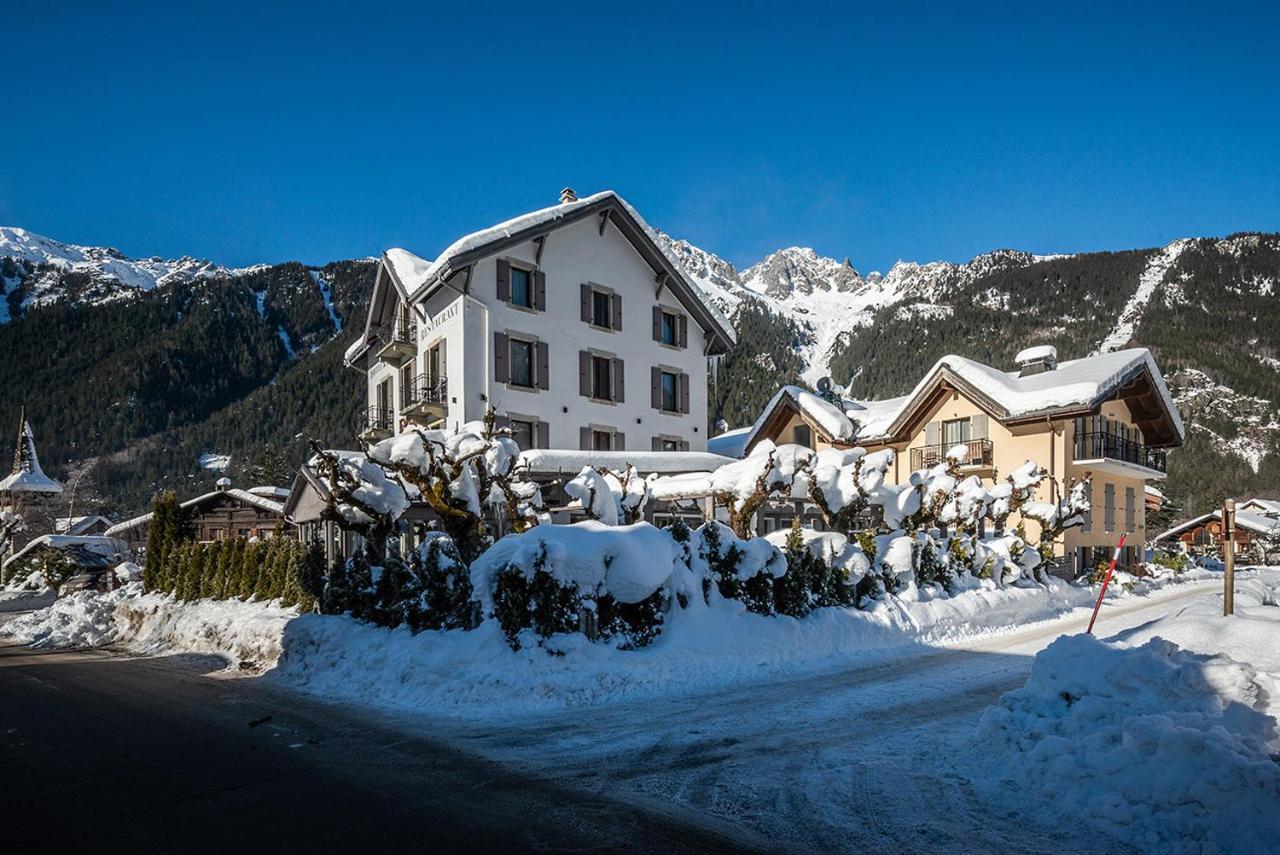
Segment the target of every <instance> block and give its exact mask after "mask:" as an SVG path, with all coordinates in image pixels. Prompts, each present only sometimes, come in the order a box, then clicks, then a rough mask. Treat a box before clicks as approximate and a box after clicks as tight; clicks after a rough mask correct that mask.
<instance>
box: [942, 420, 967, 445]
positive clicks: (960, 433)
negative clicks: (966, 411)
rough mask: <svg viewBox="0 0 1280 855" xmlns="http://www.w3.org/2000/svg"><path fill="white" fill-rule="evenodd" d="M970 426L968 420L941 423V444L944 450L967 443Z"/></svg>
mask: <svg viewBox="0 0 1280 855" xmlns="http://www.w3.org/2000/svg"><path fill="white" fill-rule="evenodd" d="M971 429H972V426H971V422H970V421H969V419H951V420H949V421H945V422H943V423H942V444H943V446H945V447H946V448H951V447H952V446H954V445H960V444H961V443H964V442H968V441H969V436H970V432H971Z"/></svg>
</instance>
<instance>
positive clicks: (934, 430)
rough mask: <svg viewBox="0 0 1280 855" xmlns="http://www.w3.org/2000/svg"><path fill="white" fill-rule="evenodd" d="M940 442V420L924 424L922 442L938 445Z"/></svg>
mask: <svg viewBox="0 0 1280 855" xmlns="http://www.w3.org/2000/svg"><path fill="white" fill-rule="evenodd" d="M941 443H942V422H929V423H928V424H927V425H925V426H924V444H925V445H939V444H941Z"/></svg>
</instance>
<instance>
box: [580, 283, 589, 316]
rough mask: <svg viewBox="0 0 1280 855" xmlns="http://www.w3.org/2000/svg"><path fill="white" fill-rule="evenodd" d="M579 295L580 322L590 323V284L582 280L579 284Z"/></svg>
mask: <svg viewBox="0 0 1280 855" xmlns="http://www.w3.org/2000/svg"><path fill="white" fill-rule="evenodd" d="M579 295H580V296H581V298H582V322H583V323H587V324H589V323H591V286H590V285H588V284H587V283H585V282H583V283H582V285H580V286H579Z"/></svg>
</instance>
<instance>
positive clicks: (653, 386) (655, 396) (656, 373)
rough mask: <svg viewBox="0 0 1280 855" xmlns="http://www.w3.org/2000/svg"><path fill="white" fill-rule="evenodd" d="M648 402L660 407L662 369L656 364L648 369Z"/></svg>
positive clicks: (657, 407)
mask: <svg viewBox="0 0 1280 855" xmlns="http://www.w3.org/2000/svg"><path fill="white" fill-rule="evenodd" d="M649 404H650V406H652V407H653V408H654V409H655V410H660V409H662V369H661V368H659V367H658V366H656V365H655V366H653V367H652V368H650V369H649Z"/></svg>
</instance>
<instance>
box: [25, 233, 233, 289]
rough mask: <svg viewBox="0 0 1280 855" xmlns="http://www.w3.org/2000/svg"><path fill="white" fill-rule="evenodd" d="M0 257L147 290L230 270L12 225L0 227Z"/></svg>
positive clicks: (225, 273) (189, 258) (218, 274)
mask: <svg viewBox="0 0 1280 855" xmlns="http://www.w3.org/2000/svg"><path fill="white" fill-rule="evenodd" d="M0 258H11V259H14V260H15V261H19V262H26V263H27V264H30V265H32V266H35V267H48V268H53V269H55V270H58V271H61V272H67V273H82V274H86V275H88V276H90V277H92V278H94V279H95V280H99V281H100V283H101V284H107V283H109V282H114V283H117V284H119V285H122V286H124V287H126V288H138V289H142V290H150V289H152V288H155V287H156V286H158V285H164V284H167V283H169V282H190V281H192V280H195V279H202V278H207V277H212V276H225V275H227V274H229V273H230V272H231V271H229V270H227V269H226V268H224V267H220V266H219V265H216V264H214V263H213V262H211V261H206V260H205V259H202V258H191V257H189V256H183V257H182V258H178V259H168V260H167V259H162V258H141V259H131V258H129V257H128V256H126V255H125V254H124V253H122V252H120V251H119V250H118V249H115V248H113V247H102V246H78V245H76V244H71V243H63V242H61V241H57V240H54V239H52V238H47V237H44V236H43V235H38V234H35V233H34V232H30V231H27V230H26V229H23V228H18V227H15V226H0Z"/></svg>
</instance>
